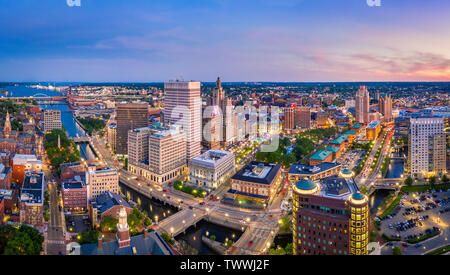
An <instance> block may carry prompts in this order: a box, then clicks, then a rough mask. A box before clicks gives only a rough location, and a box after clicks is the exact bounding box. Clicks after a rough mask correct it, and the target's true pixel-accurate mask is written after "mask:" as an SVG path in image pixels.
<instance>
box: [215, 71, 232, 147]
mask: <svg viewBox="0 0 450 275" xmlns="http://www.w3.org/2000/svg"><path fill="white" fill-rule="evenodd" d="M212 105H214V106H218V107H219V108H220V110H221V113H222V129H221V133H220V132H219V136H220V140H221V144H222V147H223V148H226V147H227V146H228V144H230V143H231V142H233V140H234V138H235V133H234V127H233V126H234V123H233V121H234V116H233V115H232V114H227V109H228V110H229V112H230V109H231V108H232V107H233V104H232V102H231V99H230V98H226V97H225V90H224V89H223V87H222V81H221V80H220V77H217V80H216V87H215V88H214V91H213V97H212Z"/></svg>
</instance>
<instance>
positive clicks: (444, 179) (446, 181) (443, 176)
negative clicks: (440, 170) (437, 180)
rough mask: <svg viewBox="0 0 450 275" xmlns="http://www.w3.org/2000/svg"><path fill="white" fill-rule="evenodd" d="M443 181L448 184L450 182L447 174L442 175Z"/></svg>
mask: <svg viewBox="0 0 450 275" xmlns="http://www.w3.org/2000/svg"><path fill="white" fill-rule="evenodd" d="M441 181H442V183H444V184H448V183H449V182H450V180H449V178H448V176H447V175H446V174H444V175H442V178H441Z"/></svg>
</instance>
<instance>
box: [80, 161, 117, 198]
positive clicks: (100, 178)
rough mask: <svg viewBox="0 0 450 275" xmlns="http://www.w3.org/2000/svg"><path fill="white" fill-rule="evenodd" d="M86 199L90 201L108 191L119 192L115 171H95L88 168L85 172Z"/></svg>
mask: <svg viewBox="0 0 450 275" xmlns="http://www.w3.org/2000/svg"><path fill="white" fill-rule="evenodd" d="M86 187H87V199H88V200H92V199H95V198H97V197H98V196H100V195H102V194H104V193H105V192H107V191H109V192H112V193H118V192H119V173H118V172H117V170H115V169H103V170H96V167H95V166H89V167H88V170H87V171H86Z"/></svg>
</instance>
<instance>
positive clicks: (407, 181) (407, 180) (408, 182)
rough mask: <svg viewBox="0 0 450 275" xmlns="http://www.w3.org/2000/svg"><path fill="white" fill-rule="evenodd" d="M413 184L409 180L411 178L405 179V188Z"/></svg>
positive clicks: (411, 180)
mask: <svg viewBox="0 0 450 275" xmlns="http://www.w3.org/2000/svg"><path fill="white" fill-rule="evenodd" d="M412 184H413V179H412V178H411V176H408V177H407V178H406V179H405V185H406V186H411V185H412Z"/></svg>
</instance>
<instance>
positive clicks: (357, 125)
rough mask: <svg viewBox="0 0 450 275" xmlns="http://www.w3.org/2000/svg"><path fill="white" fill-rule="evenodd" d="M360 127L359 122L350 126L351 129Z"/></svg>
mask: <svg viewBox="0 0 450 275" xmlns="http://www.w3.org/2000/svg"><path fill="white" fill-rule="evenodd" d="M359 128H361V124H355V125H353V126H352V129H359Z"/></svg>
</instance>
